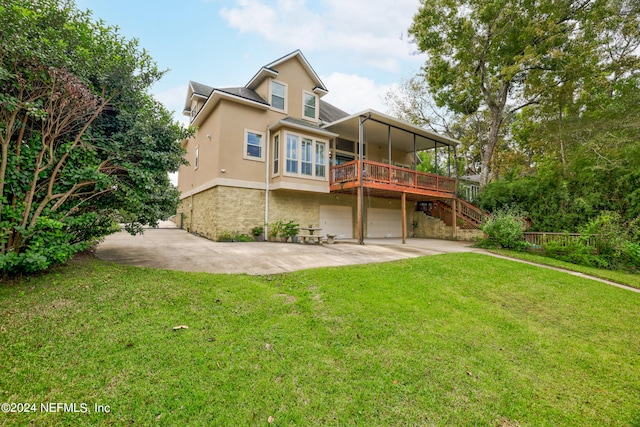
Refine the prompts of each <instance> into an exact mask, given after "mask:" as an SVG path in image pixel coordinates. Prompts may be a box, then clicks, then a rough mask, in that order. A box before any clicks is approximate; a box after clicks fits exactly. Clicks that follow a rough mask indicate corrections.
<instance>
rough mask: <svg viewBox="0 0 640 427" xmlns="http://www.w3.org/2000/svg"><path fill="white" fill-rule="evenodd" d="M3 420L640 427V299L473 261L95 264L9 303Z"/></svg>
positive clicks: (4, 315)
mask: <svg viewBox="0 0 640 427" xmlns="http://www.w3.org/2000/svg"><path fill="white" fill-rule="evenodd" d="M179 325H186V326H188V329H181V330H177V331H174V330H173V327H175V326H179ZM1 402H13V403H16V404H17V403H24V402H28V403H36V404H37V405H38V407H37V409H38V412H36V413H29V414H25V413H0V426H5V425H7V426H10V425H35V426H44V425H46V426H49V425H60V426H62V425H65V426H66V425H69V426H71V425H73V426H75V425H114V426H115V425H117V426H119V425H144V426H146V425H167V426H173V425H176V426H182V425H193V426H204V425H221V426H242V425H263V426H268V425H278V426H289V425H301V426H313V425H331V426H345V425H362V426H411V425H414V426H432V425H433V426H467V425H468V426H475V425H477V426H496V427H498V426H499V427H512V426H589V427H591V426H605V425H606V426H640V294H637V293H633V292H630V291H627V290H623V289H619V288H616V287H613V286H608V285H605V284H602V283H598V282H595V281H590V280H584V279H580V278H577V277H573V276H570V275H568V274H563V273H559V272H555V271H551V270H548V269H542V268H538V267H534V266H529V265H524V264H521V263H516V262H512V261H507V260H502V259H497V258H492V257H489V256H483V255H480V254H472V253H463V254H451V255H439V256H432V257H423V258H416V259H411V260H405V261H399V262H393V263H385V264H374V265H362V266H353V267H341V268H323V269H316V270H307V271H302V272H297V273H291V274H282V275H270V276H262V277H252V276H246V275H212V274H194V273H183V272H170V271H159V270H155V271H154V270H148V269H140V268H135V267H127V266H120V265H113V264H108V263H104V262H100V261H97V260H94V259H81V260H78V261H75V262H73V263H71V264H69V265H68V266H65V267H62V268H60V269H59V270H58V271H56V272H55V273H52V274H48V275H45V276H41V277H37V278H32V279H30V280H23V281H21V282H18V283H13V284H3V285H0V403H1ZM51 402H53V403H56V402H61V403H67V404H69V403H76V404H77V405H78V409H79V410H81V409H82V406H81V404H86V405H87V409H89V410H90V411H91V412H90V413H64V412H61V413H43V412H41V411H40V409H41V408H40V404H41V403H51ZM96 404H98V405H103V406H106V405H108V406H109V409H110V412H109V413H95V412H94V405H96ZM270 417H271V418H270ZM270 422H271V423H270Z"/></svg>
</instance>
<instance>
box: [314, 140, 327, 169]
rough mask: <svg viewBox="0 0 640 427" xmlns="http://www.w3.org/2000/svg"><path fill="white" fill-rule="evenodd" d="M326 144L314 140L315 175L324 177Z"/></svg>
mask: <svg viewBox="0 0 640 427" xmlns="http://www.w3.org/2000/svg"><path fill="white" fill-rule="evenodd" d="M326 147H327V144H326V143H324V142H320V141H316V159H315V160H316V177H318V178H324V177H325V176H326V167H325V165H326V164H327V160H326V159H327V154H326Z"/></svg>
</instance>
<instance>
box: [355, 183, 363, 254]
mask: <svg viewBox="0 0 640 427" xmlns="http://www.w3.org/2000/svg"><path fill="white" fill-rule="evenodd" d="M357 198H358V203H357V204H358V208H357V209H356V210H357V219H356V221H357V223H358V243H359V244H361V245H364V218H363V215H362V205H363V203H361V200H362V188H360V187H358V190H357Z"/></svg>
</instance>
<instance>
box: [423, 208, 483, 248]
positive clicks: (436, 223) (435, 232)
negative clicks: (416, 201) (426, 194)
mask: <svg viewBox="0 0 640 427" xmlns="http://www.w3.org/2000/svg"><path fill="white" fill-rule="evenodd" d="M413 224H414V228H413V236H414V237H422V238H431V239H453V229H452V227H450V226H448V225H446V224H445V223H444V221H442V220H440V219H437V218H432V217H430V216H427V215H425V214H424V213H423V212H417V211H416V212H414V213H413ZM456 235H457V236H456V240H464V241H469V242H471V241H474V240H476V239H477V238H482V237H483V236H484V233H483V232H482V230H465V229H461V228H460V227H458V230H457V233H456Z"/></svg>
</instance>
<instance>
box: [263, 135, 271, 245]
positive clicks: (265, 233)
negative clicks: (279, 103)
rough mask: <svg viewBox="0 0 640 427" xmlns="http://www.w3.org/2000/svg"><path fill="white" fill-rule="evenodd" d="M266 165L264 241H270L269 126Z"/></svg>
mask: <svg viewBox="0 0 640 427" xmlns="http://www.w3.org/2000/svg"><path fill="white" fill-rule="evenodd" d="M266 146H267V147H266V150H265V151H266V153H265V155H266V158H265V161H266V165H265V181H264V183H265V189H264V240H265V242H266V241H267V240H268V238H267V236H268V235H269V164H270V163H271V157H270V155H269V151H270V150H269V148H270V147H271V129H270V128H269V126H267V141H266Z"/></svg>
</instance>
